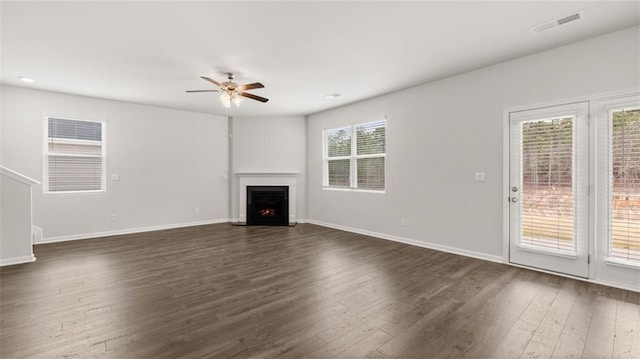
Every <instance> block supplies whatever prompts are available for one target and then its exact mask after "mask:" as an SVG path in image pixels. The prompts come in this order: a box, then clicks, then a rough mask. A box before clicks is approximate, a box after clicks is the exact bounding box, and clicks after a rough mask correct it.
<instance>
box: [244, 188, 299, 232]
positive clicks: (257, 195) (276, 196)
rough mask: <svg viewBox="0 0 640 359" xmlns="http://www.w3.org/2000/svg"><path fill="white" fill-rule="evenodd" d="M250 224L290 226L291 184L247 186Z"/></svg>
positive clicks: (248, 223) (248, 222)
mask: <svg viewBox="0 0 640 359" xmlns="http://www.w3.org/2000/svg"><path fill="white" fill-rule="evenodd" d="M247 225H248V226H288V225H289V186H247Z"/></svg>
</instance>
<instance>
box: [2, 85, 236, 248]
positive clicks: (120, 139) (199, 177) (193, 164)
mask: <svg viewBox="0 0 640 359" xmlns="http://www.w3.org/2000/svg"><path fill="white" fill-rule="evenodd" d="M2 95H3V96H2V111H1V114H2V135H1V136H2V149H1V151H2V165H4V166H6V167H8V168H11V169H13V170H16V171H18V172H21V173H23V174H25V175H27V176H29V177H32V178H34V179H36V180H39V181H41V180H42V173H43V161H42V159H43V155H42V153H43V152H42V151H43V126H44V122H43V121H44V120H43V116H45V115H52V116H60V117H68V118H77V119H86V120H98V121H106V123H107V125H106V152H107V153H106V156H107V191H106V192H104V193H85V194H43V192H42V186H41V185H36V186H34V187H33V218H34V225H36V226H39V227H42V229H43V236H44V239H45V240H47V239H49V240H52V239H54V240H55V239H69V238H83V237H90V236H94V235H101V234H109V233H125V232H129V231H135V230H141V229H151V228H163V227H171V226H176V225H182V224H195V223H205V222H212V221H222V220H226V219H227V218H228V208H227V203H228V183H227V180H226V179H225V175H227V170H228V148H227V144H228V143H227V119H226V117H221V116H213V115H206V114H201V113H194V112H186V111H179V110H171V109H165V108H158V107H152V106H143V105H136V104H131V103H124V102H117V101H109V100H103V99H96V98H90V97H82V96H74V95H67V94H60V93H53V92H46V91H37V90H31V89H26V88H20V87H11V86H3V87H2ZM111 174H119V175H120V181H118V182H115V181H111V180H110V175H111ZM196 208H199V212H198V213H196V210H195V209H196ZM112 214H116V215H117V220H116V221H112V220H111V215H112Z"/></svg>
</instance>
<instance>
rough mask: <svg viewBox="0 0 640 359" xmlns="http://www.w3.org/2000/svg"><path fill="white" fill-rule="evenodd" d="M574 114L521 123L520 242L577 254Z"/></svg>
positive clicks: (549, 250)
mask: <svg viewBox="0 0 640 359" xmlns="http://www.w3.org/2000/svg"><path fill="white" fill-rule="evenodd" d="M573 121H574V118H573V117H566V118H555V119H548V120H534V121H526V122H522V124H521V129H520V131H521V141H522V160H521V161H522V162H521V166H522V168H521V173H522V183H521V185H520V188H521V189H522V197H521V201H522V207H521V208H522V213H521V216H522V226H521V231H522V233H521V235H520V241H521V242H520V245H521V246H523V247H530V248H534V249H538V250H542V251H547V252H556V253H565V254H570V255H573V254H575V251H576V247H575V239H574V221H575V218H574V209H575V208H574V207H575V200H574V190H575V186H574V178H573V173H574V171H573V168H574V158H575V157H574V153H573V133H574V131H573Z"/></svg>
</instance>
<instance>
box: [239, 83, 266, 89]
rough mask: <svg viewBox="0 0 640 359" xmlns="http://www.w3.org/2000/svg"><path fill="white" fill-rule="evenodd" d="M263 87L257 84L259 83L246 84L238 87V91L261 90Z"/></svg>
mask: <svg viewBox="0 0 640 359" xmlns="http://www.w3.org/2000/svg"><path fill="white" fill-rule="evenodd" d="M263 87H264V85H263V84H261V83H259V82H254V83H252V84H246V85H242V86H238V91H246V90H253V89H261V88H263Z"/></svg>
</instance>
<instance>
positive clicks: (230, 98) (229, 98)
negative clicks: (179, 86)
mask: <svg viewBox="0 0 640 359" xmlns="http://www.w3.org/2000/svg"><path fill="white" fill-rule="evenodd" d="M200 78H202V79H203V80H205V81H208V82H210V83H212V84H214V85H216V86H217V87H218V90H188V91H187V92H188V93H192V92H220V103H221V104H222V106H223V107H224V108H230V107H231V103H233V104H234V105H236V107H240V105H241V104H242V102H243V101H244V99H243V97H246V98H250V99H252V100H256V101H260V102H262V103H264V102H267V101H269V99H268V98H264V97H260V96H257V95H253V94H250V93H247V92H245V91H246V90H251V89H258V88H263V87H264V85H263V84H261V83H260V82H254V83H251V84H246V85H238V84H237V83H235V82H233V73H231V72H228V73H227V81H226V82H223V83H219V82H218V81H216V80H213V79H211V78H209V77H206V76H200Z"/></svg>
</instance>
